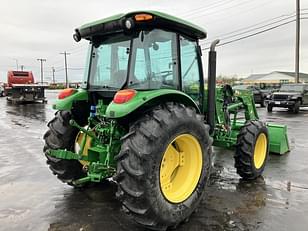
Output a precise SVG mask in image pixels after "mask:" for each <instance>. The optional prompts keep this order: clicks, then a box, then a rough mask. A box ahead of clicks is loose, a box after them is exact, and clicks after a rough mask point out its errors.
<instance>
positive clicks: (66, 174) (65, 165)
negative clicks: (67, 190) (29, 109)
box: [44, 111, 86, 186]
mask: <svg viewBox="0 0 308 231" xmlns="http://www.w3.org/2000/svg"><path fill="white" fill-rule="evenodd" d="M71 118H72V115H71V113H70V112H69V111H57V112H56V115H55V117H54V118H53V119H52V120H51V121H50V122H49V123H48V127H49V130H48V131H47V132H46V133H45V135H44V140H45V146H44V153H45V156H46V158H47V164H48V165H49V168H50V170H51V171H52V172H53V174H54V175H56V176H57V177H58V179H60V180H61V181H62V182H64V183H67V184H69V185H71V186H75V185H74V180H77V179H80V178H82V177H85V176H86V173H85V172H84V171H82V167H83V165H82V164H81V163H80V162H79V161H78V160H64V159H59V158H56V157H52V156H50V155H49V154H48V151H49V150H56V149H66V150H70V151H74V144H75V139H76V136H77V134H78V132H79V131H78V129H76V128H74V127H72V126H70V124H69V121H70V119H71Z"/></svg>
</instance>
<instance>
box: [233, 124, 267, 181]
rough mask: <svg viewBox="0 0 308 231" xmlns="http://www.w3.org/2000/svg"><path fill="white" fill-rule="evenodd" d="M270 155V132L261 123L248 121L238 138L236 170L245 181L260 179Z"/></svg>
mask: <svg viewBox="0 0 308 231" xmlns="http://www.w3.org/2000/svg"><path fill="white" fill-rule="evenodd" d="M268 153H269V141H268V130H267V127H266V126H265V124H264V123H262V122H261V121H248V122H247V123H246V124H245V125H244V126H243V127H242V128H241V130H240V132H239V134H238V136H237V145H236V151H235V156H234V159H235V168H236V169H237V173H238V174H239V175H240V176H241V177H242V178H244V179H247V180H252V179H255V178H257V177H259V176H260V175H261V174H262V173H263V171H264V168H265V164H266V160H267V158H268Z"/></svg>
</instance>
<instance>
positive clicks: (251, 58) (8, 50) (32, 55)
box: [0, 0, 308, 81]
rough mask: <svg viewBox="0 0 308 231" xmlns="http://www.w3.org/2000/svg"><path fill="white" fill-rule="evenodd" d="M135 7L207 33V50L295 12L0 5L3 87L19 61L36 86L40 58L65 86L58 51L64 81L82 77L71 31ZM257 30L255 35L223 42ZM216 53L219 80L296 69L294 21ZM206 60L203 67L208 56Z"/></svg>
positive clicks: (164, 1)
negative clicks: (188, 23) (180, 20)
mask: <svg viewBox="0 0 308 231" xmlns="http://www.w3.org/2000/svg"><path fill="white" fill-rule="evenodd" d="M301 8H302V9H303V10H302V11H301V13H302V17H306V18H308V0H301ZM140 9H152V10H159V11H163V12H166V13H169V14H172V15H175V16H178V17H181V18H183V19H187V20H190V21H192V22H194V23H196V24H198V25H200V26H202V27H204V28H205V29H206V30H207V32H208V38H207V39H206V40H205V41H203V42H201V43H202V44H205V45H203V47H206V46H207V42H210V41H212V40H213V39H215V38H217V37H220V38H221V37H223V35H224V34H228V36H230V35H232V34H229V33H230V32H233V31H237V30H239V29H242V28H246V31H247V30H249V29H248V27H250V26H252V25H255V24H258V25H256V26H255V27H261V26H262V25H264V24H268V23H271V22H272V21H270V19H272V18H274V17H277V19H276V21H277V20H281V19H285V18H286V17H287V16H283V15H289V14H292V13H294V11H295V0H194V1H192V0H176V1H172V0H151V1H148V0H143V1H141V0H130V1H123V0H122V1H119V0H112V1H106V0H88V1H82V0H26V1H22V0H0V81H6V73H7V70H9V69H16V65H17V62H18V65H19V68H20V66H21V65H24V67H25V70H32V71H33V72H34V74H35V78H36V80H37V81H39V79H40V72H39V70H40V69H39V67H40V66H39V62H38V61H37V59H38V58H44V59H47V61H46V62H45V63H44V77H45V80H47V81H51V76H52V71H51V67H55V69H56V72H55V74H56V79H57V80H58V81H63V79H64V70H63V68H64V57H63V55H61V54H59V53H61V52H63V51H65V50H66V51H67V52H70V53H71V54H70V55H69V56H68V65H69V68H70V69H69V71H68V73H69V79H70V80H71V81H73V80H80V79H82V76H83V67H84V63H85V53H86V50H87V42H86V41H81V42H79V43H76V42H75V41H74V40H73V39H72V34H73V32H74V29H75V28H77V27H79V26H80V25H82V24H84V23H87V22H91V21H93V20H96V19H100V18H104V17H107V16H110V15H113V14H117V13H121V12H124V13H125V12H129V11H132V10H140ZM289 16H290V15H289ZM291 16H292V15H291ZM292 19H293V18H290V19H289V20H292ZM264 21H265V22H264ZM287 21H288V20H284V21H281V22H279V23H283V22H287ZM261 22H263V24H259V23H261ZM273 25H277V24H273ZM273 25H272V26H273ZM266 28H268V27H266ZM307 28H308V19H303V20H302V22H301V56H300V57H301V63H300V71H301V72H305V73H308V29H307ZM261 29H262V28H261ZM263 29H264V28H263ZM244 31H245V30H244ZM256 31H260V29H259V30H254V31H250V32H248V33H246V34H242V35H239V36H237V37H232V38H229V39H227V40H224V41H229V40H232V39H234V38H238V37H241V36H243V35H247V34H251V33H254V32H256ZM241 32H243V31H238V32H237V33H241ZM225 36H226V35H225ZM217 50H218V64H217V72H218V74H222V75H228V76H231V75H235V74H236V75H238V76H247V75H249V74H251V73H266V72H271V71H275V70H279V71H294V50H295V23H294V22H293V23H290V24H288V25H285V26H282V27H279V28H277V29H274V30H271V31H268V32H266V33H263V34H259V35H257V36H254V37H251V38H248V39H245V40H241V41H238V42H234V43H231V44H228V45H224V46H221V47H219V48H218V49H217ZM203 59H204V64H206V60H207V55H206V51H205V52H204V55H203ZM205 69H206V70H205V72H206V71H207V67H205Z"/></svg>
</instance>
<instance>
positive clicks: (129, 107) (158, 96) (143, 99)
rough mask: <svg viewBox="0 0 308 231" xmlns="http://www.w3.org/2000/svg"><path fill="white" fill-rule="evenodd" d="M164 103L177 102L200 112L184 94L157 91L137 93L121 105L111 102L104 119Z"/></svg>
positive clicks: (173, 91) (119, 116) (168, 90)
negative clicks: (147, 104)
mask: <svg viewBox="0 0 308 231" xmlns="http://www.w3.org/2000/svg"><path fill="white" fill-rule="evenodd" d="M166 101H173V102H179V103H183V104H185V105H189V106H192V107H195V108H196V110H197V112H198V113H200V110H199V108H198V106H197V104H196V103H195V102H194V100H193V99H192V98H190V97H189V96H188V95H187V94H185V93H184V92H181V91H178V90H172V89H159V90H150V91H137V94H136V95H135V96H134V98H133V99H131V100H130V101H128V102H126V103H123V104H116V103H114V102H111V103H110V104H109V105H108V107H107V110H106V117H107V118H113V119H116V118H121V117H124V116H126V115H128V114H130V113H131V112H133V111H135V110H136V109H138V108H140V107H142V106H143V105H145V104H146V103H153V105H155V104H160V103H162V102H166Z"/></svg>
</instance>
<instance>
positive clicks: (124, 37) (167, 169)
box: [44, 11, 289, 230]
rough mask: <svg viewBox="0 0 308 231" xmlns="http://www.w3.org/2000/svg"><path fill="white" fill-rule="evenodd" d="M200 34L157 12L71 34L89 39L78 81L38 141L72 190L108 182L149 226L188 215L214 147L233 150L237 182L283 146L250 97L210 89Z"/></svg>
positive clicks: (282, 136)
mask: <svg viewBox="0 0 308 231" xmlns="http://www.w3.org/2000/svg"><path fill="white" fill-rule="evenodd" d="M205 37H206V32H205V31H204V30H203V29H202V28H200V27H198V26H196V25H193V24H192V23H189V22H187V21H184V20H182V19H179V18H175V17H172V16H170V15H167V14H164V13H160V12H156V11H142V12H140V11H139V12H131V13H127V14H118V15H115V16H113V17H109V18H105V19H102V20H99V21H95V22H92V23H89V24H85V25H83V26H81V27H80V28H78V29H76V31H75V34H74V39H75V40H76V41H80V40H81V39H86V40H89V41H90V48H89V52H88V59H87V60H88V61H87V65H86V71H85V80H84V82H83V86H82V87H81V88H80V89H65V90H63V91H62V92H60V93H59V95H58V101H57V102H56V103H55V104H54V105H53V107H54V109H56V110H57V112H56V114H55V117H54V118H53V119H52V120H51V121H50V122H49V123H48V127H49V130H48V131H47V132H46V134H45V135H44V139H45V142H46V143H45V147H44V152H45V155H46V157H47V163H48V165H49V167H50V169H51V170H52V172H53V173H54V174H55V175H57V177H58V178H59V179H60V180H61V181H63V182H65V183H67V184H69V185H72V186H75V187H82V186H85V185H87V184H88V183H91V182H92V183H93V182H94V183H95V182H102V181H106V180H109V181H110V180H111V181H114V182H116V183H117V185H118V191H117V193H116V196H117V198H119V200H120V201H121V202H122V204H123V206H124V207H125V208H126V209H127V210H128V211H129V213H130V214H131V216H132V217H133V219H134V220H135V221H136V222H137V223H138V224H140V225H142V226H144V227H146V228H149V229H155V230H157V229H166V228H168V227H174V226H176V225H178V224H179V223H181V222H182V221H183V220H185V219H187V218H188V217H189V216H190V215H191V214H192V212H193V211H194V210H195V209H196V207H197V206H198V204H199V202H200V200H201V199H202V196H203V194H204V192H205V190H206V185H207V181H208V178H209V175H210V169H211V157H212V145H215V146H220V147H226V148H230V149H234V150H235V155H234V159H235V167H236V169H237V172H238V174H239V175H240V176H241V177H242V178H244V179H249V180H250V179H255V178H257V177H258V176H260V175H261V174H262V172H263V170H264V167H265V163H266V160H267V157H268V154H269V152H274V153H279V154H283V153H285V152H287V151H288V150H289V147H288V140H287V136H286V127H285V126H282V125H270V124H265V123H263V122H261V121H259V119H258V115H257V111H256V108H255V105H254V101H253V97H252V94H251V93H250V92H245V91H233V90H232V88H231V87H230V86H228V85H226V86H222V87H217V88H216V77H215V75H216V74H215V72H216V52H215V45H216V44H217V42H218V41H214V42H213V43H212V46H211V49H210V52H209V67H208V73H209V76H208V83H207V84H206V83H205V81H204V76H203V68H202V61H201V55H202V54H201V49H200V45H199V40H200V39H204V38H205Z"/></svg>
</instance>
